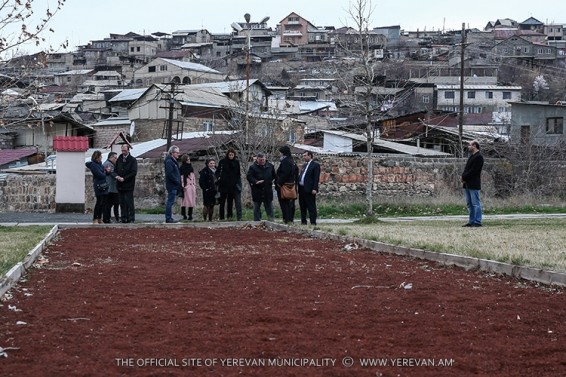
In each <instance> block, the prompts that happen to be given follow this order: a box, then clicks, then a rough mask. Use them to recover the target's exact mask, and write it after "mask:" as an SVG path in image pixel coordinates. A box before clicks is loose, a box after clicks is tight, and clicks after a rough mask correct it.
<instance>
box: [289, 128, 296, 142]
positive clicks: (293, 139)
mask: <svg viewBox="0 0 566 377" xmlns="http://www.w3.org/2000/svg"><path fill="white" fill-rule="evenodd" d="M287 142H288V143H289V144H295V143H296V142H297V133H296V132H295V130H291V131H289V137H288V138H287Z"/></svg>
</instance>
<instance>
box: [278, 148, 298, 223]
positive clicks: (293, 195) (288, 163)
mask: <svg viewBox="0 0 566 377" xmlns="http://www.w3.org/2000/svg"><path fill="white" fill-rule="evenodd" d="M279 152H280V153H281V157H280V161H281V163H280V164H279V167H278V168H277V180H276V190H277V198H278V199H279V206H280V207H281V213H282V215H283V222H284V223H285V224H292V223H293V220H294V219H295V200H296V199H297V182H298V178H299V169H298V168H297V164H295V161H294V160H293V157H292V156H291V149H290V148H289V147H288V146H287V145H284V146H282V147H281V148H279Z"/></svg>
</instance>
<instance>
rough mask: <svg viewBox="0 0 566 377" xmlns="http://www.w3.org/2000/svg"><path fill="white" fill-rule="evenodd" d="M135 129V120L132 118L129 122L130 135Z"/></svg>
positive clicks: (132, 134)
mask: <svg viewBox="0 0 566 377" xmlns="http://www.w3.org/2000/svg"><path fill="white" fill-rule="evenodd" d="M135 131H136V122H134V121H133V120H132V123H130V136H131V137H133V136H134V132H135Z"/></svg>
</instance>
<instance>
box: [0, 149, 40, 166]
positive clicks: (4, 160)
mask: <svg viewBox="0 0 566 377" xmlns="http://www.w3.org/2000/svg"><path fill="white" fill-rule="evenodd" d="M36 153H37V149H35V148H34V149H0V166H1V165H6V164H9V163H10V162H14V161H18V160H21V159H22V158H24V157H28V156H32V155H34V154H36Z"/></svg>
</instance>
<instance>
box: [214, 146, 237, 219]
mask: <svg viewBox="0 0 566 377" xmlns="http://www.w3.org/2000/svg"><path fill="white" fill-rule="evenodd" d="M216 176H217V177H218V191H219V192H220V199H219V203H218V204H219V208H220V209H219V213H218V217H219V219H220V220H224V207H225V205H226V203H227V204H228V207H227V209H226V215H227V216H228V220H230V219H232V216H233V215H234V212H233V204H234V202H235V203H236V218H237V220H238V221H240V220H242V200H241V192H242V178H241V177H240V160H238V158H237V157H236V151H235V150H234V149H232V148H230V149H228V151H227V152H226V157H224V158H223V159H222V160H220V161H219V162H218V167H217V168H216Z"/></svg>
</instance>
